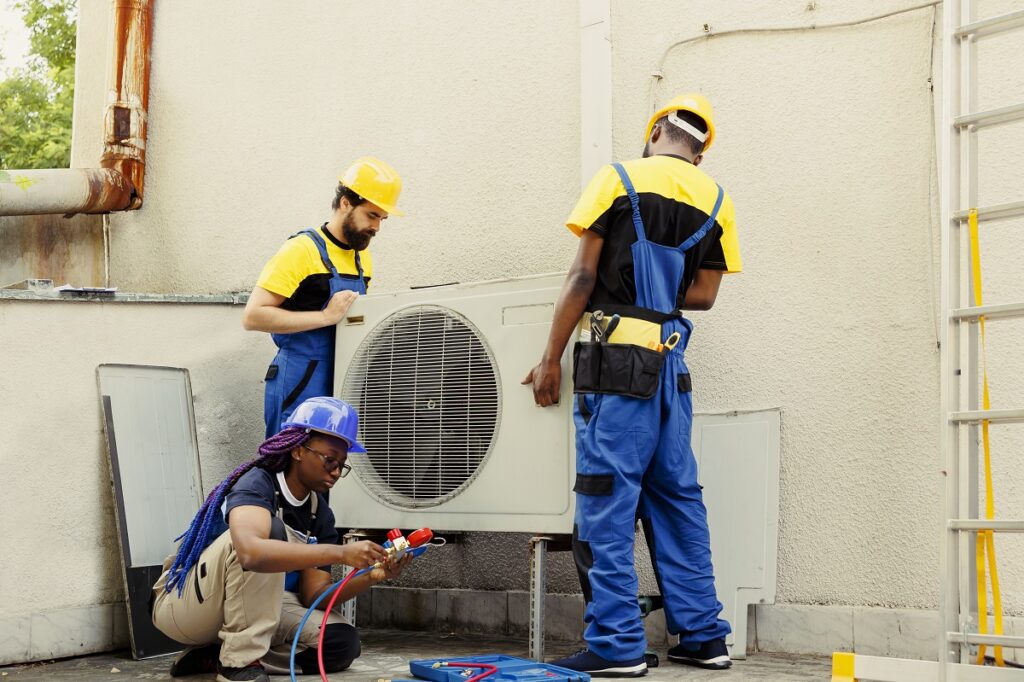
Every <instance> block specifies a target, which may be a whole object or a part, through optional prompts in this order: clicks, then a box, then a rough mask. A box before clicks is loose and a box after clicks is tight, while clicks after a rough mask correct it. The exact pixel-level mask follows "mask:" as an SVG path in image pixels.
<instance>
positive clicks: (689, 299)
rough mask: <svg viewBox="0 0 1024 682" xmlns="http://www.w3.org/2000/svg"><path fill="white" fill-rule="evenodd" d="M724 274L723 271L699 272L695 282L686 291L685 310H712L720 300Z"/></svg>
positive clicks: (703, 270)
mask: <svg viewBox="0 0 1024 682" xmlns="http://www.w3.org/2000/svg"><path fill="white" fill-rule="evenodd" d="M723 274H724V273H723V271H722V270H705V269H700V270H697V275H696V276H695V277H694V278H693V282H692V283H691V284H690V286H689V287H688V288H687V289H686V300H685V301H684V303H683V310H711V306H713V305H715V300H716V299H717V298H718V288H719V287H720V286H721V284H722V275H723Z"/></svg>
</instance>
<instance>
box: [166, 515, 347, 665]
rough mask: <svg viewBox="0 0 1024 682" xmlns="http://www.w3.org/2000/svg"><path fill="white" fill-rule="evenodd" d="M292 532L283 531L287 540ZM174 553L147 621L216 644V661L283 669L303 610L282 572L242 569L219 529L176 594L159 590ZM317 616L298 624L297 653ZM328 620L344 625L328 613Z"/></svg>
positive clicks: (176, 635) (316, 631)
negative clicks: (259, 662) (150, 619)
mask: <svg viewBox="0 0 1024 682" xmlns="http://www.w3.org/2000/svg"><path fill="white" fill-rule="evenodd" d="M292 535H293V534H292V533H288V536H289V541H292V539H291V538H292ZM173 559H174V557H173V556H172V557H169V558H168V560H167V561H165V562H164V572H163V574H162V575H161V576H160V579H159V580H158V581H157V583H156V585H154V586H153V591H154V593H155V596H154V601H153V625H155V626H156V627H157V629H159V630H160V631H161V632H163V633H164V634H165V635H167V636H168V637H170V638H171V639H173V640H175V641H177V642H181V643H182V644H187V645H189V646H202V645H205V644H213V643H215V642H217V641H220V642H221V650H220V662H221V665H224V666H227V667H231V668H241V667H244V666H247V665H249V664H250V663H252V662H253V661H256V660H262V661H263V663H264V665H266V666H267V667H268V669H271V670H273V669H283V671H285V672H286V671H287V669H288V658H289V654H290V652H291V644H292V639H293V638H294V637H295V632H296V631H297V630H298V627H299V621H300V620H302V616H303V615H304V614H305V613H306V607H304V606H303V605H302V604H301V603H300V602H299V599H298V595H296V594H294V593H292V592H285V591H284V576H285V574H284V573H256V572H254V571H246V570H243V569H242V566H241V564H239V562H238V555H236V554H235V548H234V546H233V545H232V544H231V533H230V532H228V531H225V532H224V533H222V534H221V536H220V537H219V538H217V539H216V540H215V541H214V542H213V544H211V545H210V546H209V547H207V548H206V549H205V550H204V551H203V553H202V554H201V555H200V556H199V561H198V562H196V565H195V566H193V567H192V570H191V571H189V573H188V575H187V576H186V578H185V588H184V591H183V592H182V595H181V596H180V597H179V596H178V591H177V590H176V589H175V590H172V591H171V592H170V593H168V592H166V591H165V590H164V585H166V583H167V571H168V569H169V568H170V565H171V562H172V561H173ZM322 619H323V614H322V612H320V611H317V612H316V613H314V614H313V615H312V616H310V618H309V620H307V621H306V624H305V626H304V627H303V628H302V634H301V635H300V637H299V647H298V649H297V650H296V651H297V652H299V651H303V650H304V649H306V648H307V647H316V642H317V637H318V636H319V635H320V622H321V620H322ZM328 622H329V623H346V622H347V621H346V620H345V619H344V618H342V617H341V616H339V615H338V614H337V613H331V616H330V619H329V620H328Z"/></svg>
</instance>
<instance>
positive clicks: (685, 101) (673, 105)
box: [644, 92, 715, 151]
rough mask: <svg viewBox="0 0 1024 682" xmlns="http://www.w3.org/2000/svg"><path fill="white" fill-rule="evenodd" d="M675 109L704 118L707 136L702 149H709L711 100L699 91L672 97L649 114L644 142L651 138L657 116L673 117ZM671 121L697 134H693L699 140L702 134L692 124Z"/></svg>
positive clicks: (712, 136)
mask: <svg viewBox="0 0 1024 682" xmlns="http://www.w3.org/2000/svg"><path fill="white" fill-rule="evenodd" d="M677 111H689V112H692V113H694V114H697V115H698V116H700V117H701V118H702V119H703V120H704V123H706V124H707V126H708V132H707V138H706V139H705V141H704V151H707V150H708V149H710V148H711V143H712V142H714V141H715V117H714V114H713V113H712V111H711V102H709V101H708V98H707V97H705V96H704V95H702V94H700V93H699V92H688V93H686V94H685V95H678V96H676V97H673V98H672V99H671V100H670V101H669V103H668V104H666V105H665V106H663V107H662V108H660V109H658V110H657V111H656V112H654V115H653V116H651V120H650V121H648V122H647V133H646V134H645V135H644V141H645V142H646V141H647V140H649V139H651V130H653V129H654V124H655V122H656V121H657V120H658V119H659V118H661V117H662V116H670V117H671V118H675V117H674V116H672V115H673V114H675V112H677ZM671 118H670V120H671ZM671 122H672V123H673V124H674V125H678V126H679V127H680V128H683V129H684V130H686V132H688V133H690V134H691V135H694V133H695V132H696V133H697V134H696V135H694V137H696V138H697V139H698V140H700V138H701V136H702V134H701V132H700V131H699V130H695V129H693V126H688V124H687V123H686V121H683V120H682V119H678V118H676V119H675V120H672V121H671ZM688 128H689V129H688Z"/></svg>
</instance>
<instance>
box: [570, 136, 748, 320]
mask: <svg viewBox="0 0 1024 682" xmlns="http://www.w3.org/2000/svg"><path fill="white" fill-rule="evenodd" d="M622 165H623V167H624V168H625V169H626V173H627V174H628V175H629V179H630V180H631V181H632V183H633V187H634V188H635V189H636V193H637V195H638V196H639V197H640V217H641V218H642V219H643V222H644V232H645V233H646V235H647V239H648V240H649V241H652V242H654V243H655V244H661V245H663V246H673V247H677V246H679V245H680V244H682V243H683V242H685V241H686V240H687V239H688V238H689V237H690V236H691V235H692V234H693V233H694V232H696V231H697V230H699V229H700V227H701V226H702V225H703V224H704V223H705V221H707V219H708V216H710V215H711V212H712V211H713V210H714V207H715V200H716V199H717V198H718V186H717V185H716V184H715V181H714V180H712V179H711V178H710V177H709V176H708V175H707V174H706V173H704V171H702V170H700V169H699V168H697V167H696V166H694V165H693V164H691V163H690V162H689V161H686V160H685V159H683V158H682V157H678V156H671V155H667V154H663V155H658V156H651V157H648V158H645V159H635V160H632V161H625V162H623V164H622ZM632 213H633V210H632V207H631V206H630V203H629V197H628V196H627V195H626V188H625V187H623V186H622V180H620V179H619V174H618V173H616V172H615V169H614V168H613V167H612V166H610V165H608V166H604V167H603V168H601V170H600V171H598V173H597V175H595V176H594V178H593V179H592V180H591V181H590V184H589V185H587V188H586V189H585V190H583V195H582V196H581V197H580V200H579V201H578V202H577V204H576V208H574V209H573V211H572V213H571V214H570V215H569V219H568V220H567V221H566V226H567V227H568V228H569V229H570V230H572V231H573V233H574V234H576V235H577V236H580V235H582V234H583V231H584V230H592V231H593V232H595V233H596V234H599V235H601V236H602V237H604V247H603V248H602V249H601V258H600V260H599V261H598V267H597V283H596V285H595V287H594V292H593V294H591V301H595V302H600V303H611V304H620V305H634V304H635V303H636V283H635V281H634V279H633V253H632V251H631V247H632V246H633V244H634V243H635V242H636V231H635V230H634V229H633V218H632ZM698 268H704V269H707V270H724V271H725V272H727V273H729V272H740V271H741V270H742V269H743V263H742V261H741V260H740V249H739V240H738V239H737V236H736V215H735V209H734V207H733V203H732V199H731V198H730V197H729V195H728V193H726V195H725V197H724V198H723V199H722V206H721V208H720V209H719V211H718V216H717V218H716V220H715V225H714V227H712V228H711V229H710V230H709V231H708V233H707V235H706V236H705V237H704V238H703V239H701V240H700V241H699V242H697V244H695V245H694V246H693V248H691V249H690V250H689V251H687V252H686V273H685V276H684V278H683V282H682V284H681V285H680V288H679V295H678V297H677V299H676V304H677V306H678V307H680V308H681V307H682V306H683V301H684V300H685V299H686V289H687V287H689V285H690V283H691V282H692V281H693V278H694V276H695V275H696V273H697V270H698Z"/></svg>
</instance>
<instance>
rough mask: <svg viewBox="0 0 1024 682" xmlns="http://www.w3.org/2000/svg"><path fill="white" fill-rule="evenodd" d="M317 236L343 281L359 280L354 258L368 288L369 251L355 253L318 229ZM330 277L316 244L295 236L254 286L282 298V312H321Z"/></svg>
mask: <svg viewBox="0 0 1024 682" xmlns="http://www.w3.org/2000/svg"><path fill="white" fill-rule="evenodd" d="M318 232H319V233H320V236H322V237H323V238H324V242H326V244H327V256H328V257H329V258H330V259H331V263H333V264H334V268H335V270H337V271H338V275H340V276H341V277H343V278H346V279H353V280H358V279H359V269H358V268H357V267H356V254H357V253H358V257H359V264H360V265H361V266H362V269H363V279H364V280H365V281H366V285H367V286H369V285H370V278H371V277H372V276H373V259H372V258H371V256H370V252H369V251H359V252H356V251H355V250H354V249H352V248H351V247H349V246H346V245H345V244H342V243H341V242H340V241H338V240H337V239H335V237H334V235H332V234H331V233H330V232H328V231H327V227H326V226H323V227H321V228H320V229H319V230H318ZM330 278H331V273H330V271H329V270H328V269H327V266H326V265H324V262H323V259H322V258H320V251H319V250H317V248H316V244H314V243H313V240H312V239H310V238H309V237H308V236H306V235H301V234H300V235H298V236H296V237H293V238H291V239H289V240H288V241H286V242H285V243H284V244H282V245H281V248H280V249H278V250H277V253H276V254H274V257H273V258H271V259H270V260H269V261H268V262H267V264H266V265H265V266H263V271H262V272H260V276H259V279H257V280H256V285H257V286H259V287H262V288H264V289H266V290H267V291H270V292H272V293H275V294H277V295H279V296H284V298H285V301H284V303H282V304H281V307H282V308H283V309H285V310H321V309H322V308H323V307H324V305H325V304H326V303H327V299H328V298H329V295H330Z"/></svg>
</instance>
